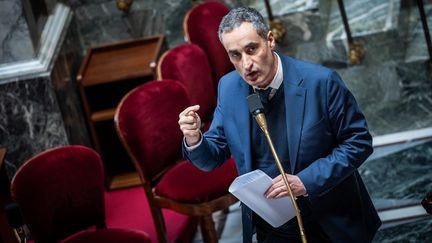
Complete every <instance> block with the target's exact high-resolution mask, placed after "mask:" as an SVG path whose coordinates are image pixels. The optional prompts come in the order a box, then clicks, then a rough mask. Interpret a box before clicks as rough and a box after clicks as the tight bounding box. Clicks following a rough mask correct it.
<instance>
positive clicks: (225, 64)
mask: <svg viewBox="0 0 432 243" xmlns="http://www.w3.org/2000/svg"><path fill="white" fill-rule="evenodd" d="M228 12H229V8H228V7H227V6H226V5H224V4H223V3H222V2H216V1H208V2H204V3H201V4H199V5H197V6H195V7H193V8H192V9H190V10H189V11H188V12H187V13H186V15H185V17H184V19H183V31H184V34H185V39H186V41H188V42H190V43H194V44H197V45H198V46H200V47H201V48H202V49H203V50H204V52H205V53H206V54H207V57H208V59H209V63H210V67H211V69H212V73H213V74H212V76H213V82H214V85H215V90H216V87H217V83H218V82H219V79H220V78H221V77H222V76H223V75H225V74H226V73H228V72H230V71H232V70H234V66H233V65H232V63H231V61H230V60H229V57H228V55H227V52H226V51H225V49H224V47H223V46H222V44H221V43H220V41H219V37H218V34H217V32H218V28H219V24H220V22H221V20H222V17H223V16H225V15H226V14H227V13H228Z"/></svg>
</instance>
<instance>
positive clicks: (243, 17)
mask: <svg viewBox="0 0 432 243" xmlns="http://www.w3.org/2000/svg"><path fill="white" fill-rule="evenodd" d="M243 22H249V23H251V24H252V26H253V27H254V28H255V30H256V31H257V33H258V35H259V36H261V37H262V38H264V39H267V33H268V32H269V27H268V26H267V23H266V21H265V20H264V17H263V16H262V15H261V14H260V13H259V12H258V11H257V10H256V9H254V8H249V7H238V8H233V9H231V11H230V12H229V13H228V14H227V15H225V16H224V17H223V18H222V21H221V23H220V24H219V29H218V36H219V40H220V41H221V42H222V34H223V33H226V32H231V31H232V30H233V29H235V28H237V27H239V26H240V25H241V24H242V23H243Z"/></svg>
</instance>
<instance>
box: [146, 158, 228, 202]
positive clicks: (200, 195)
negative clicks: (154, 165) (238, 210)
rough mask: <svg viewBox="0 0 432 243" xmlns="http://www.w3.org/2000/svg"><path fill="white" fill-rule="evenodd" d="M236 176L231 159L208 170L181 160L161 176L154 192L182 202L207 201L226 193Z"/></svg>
mask: <svg viewBox="0 0 432 243" xmlns="http://www.w3.org/2000/svg"><path fill="white" fill-rule="evenodd" d="M236 177H237V169H236V167H235V163H234V160H233V159H230V160H228V161H227V162H225V164H223V165H222V166H221V167H219V168H217V169H215V170H212V171H208V172H207V171H202V170H200V169H198V168H197V167H196V166H194V165H193V164H192V163H191V162H189V161H186V160H183V161H181V162H180V163H179V164H177V165H176V166H175V167H174V168H172V169H171V170H169V171H168V172H167V173H166V174H165V175H164V176H163V177H162V179H161V181H160V182H159V183H158V184H157V186H156V187H155V194H156V195H159V196H163V197H167V198H171V199H173V200H177V201H180V202H184V203H201V202H207V201H210V200H212V199H216V198H218V197H220V196H223V195H225V194H227V192H228V187H229V186H230V184H231V182H232V181H233V180H234V179H235V178H236Z"/></svg>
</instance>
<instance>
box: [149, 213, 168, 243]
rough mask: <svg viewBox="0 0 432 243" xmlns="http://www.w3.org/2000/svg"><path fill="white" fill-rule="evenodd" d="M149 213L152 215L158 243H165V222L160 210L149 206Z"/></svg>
mask: <svg viewBox="0 0 432 243" xmlns="http://www.w3.org/2000/svg"><path fill="white" fill-rule="evenodd" d="M150 209H151V213H152V215H153V221H154V225H155V228H156V234H157V239H158V242H159V243H166V242H168V240H167V234H166V228H165V221H164V218H163V214H162V210H161V209H160V208H158V207H154V206H150Z"/></svg>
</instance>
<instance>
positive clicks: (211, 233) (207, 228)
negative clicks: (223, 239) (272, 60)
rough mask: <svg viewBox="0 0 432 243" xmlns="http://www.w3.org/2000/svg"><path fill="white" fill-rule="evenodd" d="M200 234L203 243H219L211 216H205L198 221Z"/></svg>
mask: <svg viewBox="0 0 432 243" xmlns="http://www.w3.org/2000/svg"><path fill="white" fill-rule="evenodd" d="M200 226H201V234H202V237H203V241H204V242H205V243H217V242H219V239H218V235H217V233H216V229H215V223H214V221H213V217H212V215H211V214H210V215H206V216H203V217H201V219H200Z"/></svg>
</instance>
